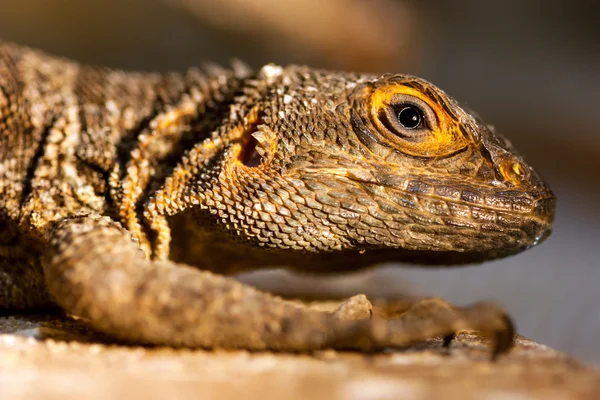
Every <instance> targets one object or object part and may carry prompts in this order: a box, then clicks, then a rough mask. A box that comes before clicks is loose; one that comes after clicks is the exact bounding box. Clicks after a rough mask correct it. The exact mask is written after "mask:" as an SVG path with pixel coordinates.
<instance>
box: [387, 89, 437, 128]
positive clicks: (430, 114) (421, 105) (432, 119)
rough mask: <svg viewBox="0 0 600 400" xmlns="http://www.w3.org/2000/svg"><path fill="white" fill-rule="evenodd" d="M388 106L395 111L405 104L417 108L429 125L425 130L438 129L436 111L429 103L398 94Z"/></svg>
mask: <svg viewBox="0 0 600 400" xmlns="http://www.w3.org/2000/svg"><path fill="white" fill-rule="evenodd" d="M387 104H388V107H391V108H392V109H394V110H396V109H397V108H396V107H400V106H402V105H404V104H408V105H412V106H414V107H417V108H418V109H419V110H421V112H422V113H423V117H424V120H425V122H426V125H427V126H426V127H424V128H423V129H431V130H434V129H438V126H439V123H438V118H437V115H436V113H435V111H433V109H432V108H431V106H430V105H429V104H427V102H425V101H423V100H421V99H419V98H417V97H414V96H410V95H405V94H401V93H398V94H396V95H395V96H393V97H392V98H390V99H389V101H388V102H387Z"/></svg>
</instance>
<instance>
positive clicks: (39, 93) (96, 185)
mask: <svg viewBox="0 0 600 400" xmlns="http://www.w3.org/2000/svg"><path fill="white" fill-rule="evenodd" d="M407 110H408V111H407ZM0 131H1V132H2V134H1V136H0V223H1V224H2V227H3V230H2V234H1V237H0V243H1V246H2V247H1V250H2V252H1V253H0V257H2V258H0V261H1V262H0V307H3V308H8V309H30V308H36V307H45V306H48V305H51V304H57V305H58V306H60V307H61V308H62V309H64V310H65V311H66V312H67V313H70V314H73V315H77V316H80V317H82V318H84V319H86V320H87V321H88V322H89V323H90V324H91V325H92V326H93V327H95V328H96V329H99V330H101V331H104V332H106V333H108V334H111V335H114V336H115V337H119V338H122V339H126V340H130V341H134V342H139V343H153V344H165V345H172V346H189V347H229V348H247V349H277V350H313V349H320V348H325V347H333V348H354V349H377V348H382V347H386V346H394V347H401V346H406V345H410V344H412V343H415V342H418V341H421V340H424V339H427V338H429V337H432V336H438V335H441V336H445V337H446V338H451V337H452V335H453V334H454V333H455V332H456V331H458V330H461V329H476V330H481V331H482V332H483V333H486V334H489V335H491V336H492V337H493V339H494V341H493V352H494V354H496V353H499V352H502V351H505V350H506V349H508V348H509V347H510V345H511V343H512V333H513V328H512V324H511V322H510V319H509V318H508V317H507V316H506V314H505V313H504V311H503V310H502V309H501V308H499V307H498V306H495V305H494V304H491V303H479V304H475V305H473V306H470V307H466V308H458V307H452V306H450V305H448V304H447V303H445V302H443V301H441V300H425V301H422V302H419V303H417V304H415V306H413V307H412V308H411V309H409V310H408V311H407V312H406V313H405V314H403V315H401V316H400V317H399V318H397V319H393V320H382V319H378V318H372V319H369V318H368V316H369V314H370V303H369V302H368V301H367V300H366V298H364V296H355V297H353V298H351V299H349V300H348V301H347V302H345V303H343V304H342V305H341V306H340V308H339V309H338V310H337V311H336V312H335V313H332V314H330V313H324V312H317V311H314V310H310V309H308V308H305V307H301V306H299V305H297V304H292V303H289V302H287V301H284V300H281V299H279V298H276V297H273V296H271V295H269V294H266V293H262V292H259V291H257V290H255V289H253V288H251V287H248V286H246V285H243V284H241V283H239V282H236V281H234V280H232V279H229V278H225V277H224V276H222V275H225V274H230V273H234V272H239V271H241V270H246V269H255V268H263V267H270V266H287V267H289V268H293V269H296V270H302V271H309V272H314V273H330V272H343V271H346V270H353V269H358V268H362V267H366V266H369V265H373V264H375V263H378V262H383V261H408V262H412V263H419V264H432V263H434V264H440V263H441V264H460V263H465V262H473V261H483V260H486V259H491V258H497V257H503V256H506V255H509V254H514V253H517V252H519V251H521V250H524V249H526V248H528V247H531V246H533V245H535V244H537V243H539V242H540V241H542V240H543V239H544V238H546V237H547V236H548V234H549V233H550V226H551V222H552V218H553V211H554V196H553V195H552V192H551V191H550V189H549V188H548V187H547V186H546V185H545V184H544V183H543V181H542V180H541V179H540V178H539V177H538V175H537V174H536V173H535V172H534V171H533V170H532V169H531V168H530V167H529V166H528V165H527V164H525V162H524V161H523V159H522V158H521V157H519V156H518V155H517V154H516V153H515V152H514V150H513V149H512V147H511V146H510V144H509V143H508V142H507V141H506V140H504V139H503V138H502V137H501V136H499V135H498V134H496V133H494V132H493V131H492V130H491V128H490V127H488V126H486V125H484V124H483V123H482V122H481V121H480V120H479V119H478V118H476V117H475V116H474V115H473V114H472V113H471V112H469V111H468V110H465V109H464V108H462V107H461V106H460V105H459V104H458V103H457V102H456V101H454V100H453V99H452V98H450V97H448V96H447V95H446V94H445V93H443V92H442V91H441V90H439V89H437V88H436V87H434V86H433V85H431V84H430V83H428V82H426V81H424V80H422V79H419V78H415V77H412V76H406V75H384V76H379V77H377V76H369V75H358V74H350V73H341V72H330V71H321V70H314V69H310V68H307V67H299V66H289V67H286V68H281V67H278V66H274V65H268V66H265V67H263V68H262V69H261V70H260V71H258V72H256V73H254V72H251V71H249V70H248V69H247V68H245V67H243V66H241V65H237V66H236V67H235V68H233V69H232V70H221V69H218V68H211V69H210V70H209V71H207V72H201V71H199V70H194V69H192V70H190V71H189V72H188V73H186V74H185V75H178V74H163V75H161V74H141V73H126V72H121V71H113V70H107V69H97V68H92V67H86V66H80V65H78V64H75V63H73V62H69V61H66V60H62V59H56V58H52V57H50V56H47V55H44V54H42V53H39V52H35V51H32V50H29V49H24V48H21V47H18V46H15V45H10V44H3V45H0ZM186 264H187V265H186ZM188 265H192V266H194V267H195V268H192V267H189V266H188Z"/></svg>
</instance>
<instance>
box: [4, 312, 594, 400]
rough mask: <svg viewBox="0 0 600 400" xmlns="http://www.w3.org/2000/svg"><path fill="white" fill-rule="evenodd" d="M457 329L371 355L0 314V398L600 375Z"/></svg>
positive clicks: (511, 394) (470, 386) (546, 380)
mask: <svg viewBox="0 0 600 400" xmlns="http://www.w3.org/2000/svg"><path fill="white" fill-rule="evenodd" d="M488 358H489V356H488V352H487V347H486V345H485V343H484V342H483V341H482V340H481V339H480V338H478V337H477V336H475V335H472V334H469V333H462V334H460V335H458V337H457V340H456V341H455V342H454V343H453V344H452V346H451V347H450V349H449V350H448V349H443V348H442V347H441V344H440V341H436V340H432V341H431V342H429V343H425V344H423V345H420V346H418V347H414V348H410V349H406V350H403V351H389V352H384V353H379V354H360V353H349V352H336V351H322V352H317V353H314V354H296V355H294V354H273V353H250V352H245V351H202V350H195V351H192V350H184V349H169V348H148V347H132V346H126V345H123V344H118V343H114V342H111V341H110V340H109V339H107V338H105V337H102V336H101V335H99V334H97V333H94V332H92V331H90V330H89V329H88V328H87V327H86V326H85V325H83V324H82V323H81V322H79V321H76V320H73V319H68V318H64V317H59V316H50V315H45V316H34V315H27V316H4V317H0V399H3V400H9V399H15V400H25V399H32V400H33V399H36V400H45V399H60V400H69V399H128V400H132V399H167V398H169V399H175V398H177V399H187V398H190V399H192V398H193V399H200V398H202V399H208V398H210V399H236V398H243V399H292V400H293V399H311V400H317V399H327V400H331V399H344V400H345V399H348V400H350V399H357V400H371V399H447V400H453V399H480V398H484V399H490V400H505V399H506V400H508V399H515V400H521V399H523V400H525V399H534V398H536V399H537V398H539V399H547V400H552V399H567V398H568V399H597V398H600V374H599V373H598V371H595V370H594V369H593V368H590V367H586V366H584V365H581V364H579V363H578V362H576V361H575V360H573V359H571V358H569V357H567V356H565V355H564V354H562V353H559V352H556V351H554V350H552V349H550V348H548V347H546V346H543V345H540V344H537V343H535V342H533V341H531V340H528V339H525V338H518V339H517V345H516V347H515V348H514V349H513V350H512V351H511V352H510V353H509V354H508V355H505V356H503V357H501V358H500V359H499V360H498V361H497V362H490V361H488Z"/></svg>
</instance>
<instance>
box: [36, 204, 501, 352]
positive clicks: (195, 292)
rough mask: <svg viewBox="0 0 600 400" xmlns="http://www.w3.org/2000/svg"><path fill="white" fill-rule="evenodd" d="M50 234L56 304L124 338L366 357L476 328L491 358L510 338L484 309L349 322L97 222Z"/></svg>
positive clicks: (85, 220) (84, 220) (68, 222)
mask: <svg viewBox="0 0 600 400" xmlns="http://www.w3.org/2000/svg"><path fill="white" fill-rule="evenodd" d="M50 236H51V237H50V242H49V246H48V249H47V253H46V256H45V257H44V260H43V265H44V273H45V278H46V282H47V285H48V289H49V291H50V293H51V295H52V296H53V297H54V298H55V300H56V302H57V303H58V304H59V305H60V306H61V307H62V308H63V309H64V310H65V311H66V312H68V313H70V314H73V315H77V316H79V317H82V318H84V319H85V320H87V321H88V322H89V323H90V324H91V325H92V326H93V327H95V328H96V329H98V330H100V331H103V332H105V333H108V334H110V335H113V336H115V337H118V338H121V339H125V340H129V341H135V342H139V343H148V344H158V345H169V346H186V347H211V348H212V347H225V348H244V349H252V350H262V349H273V350H287V351H308V350H316V349H322V348H339V349H363V350H365V349H368V350H371V349H380V348H383V347H386V346H393V347H403V346H407V345H410V344H413V343H416V342H419V341H422V340H425V339H428V338H431V337H432V336H448V335H452V334H453V333H455V332H456V331H457V330H461V329H480V330H483V331H487V332H488V333H493V334H494V335H496V336H502V337H503V339H502V340H496V341H495V348H494V349H493V351H494V353H497V352H498V351H503V350H505V349H506V346H505V345H500V346H499V345H498V343H506V342H507V341H508V342H510V341H511V340H512V329H511V327H510V324H509V323H508V324H507V323H506V321H507V319H506V316H505V314H504V312H503V311H502V310H499V309H497V308H495V307H488V306H486V305H479V306H474V307H472V308H466V309H463V310H461V311H460V312H440V313H420V314H414V313H412V314H411V313H406V314H405V316H401V317H400V318H398V319H395V320H383V319H379V318H373V319H368V318H367V319H359V320H349V319H342V318H338V314H340V313H333V314H332V313H327V312H320V311H315V310H310V309H308V308H306V307H302V306H298V305H294V304H292V303H290V302H287V301H283V300H281V299H278V298H276V297H274V296H271V295H269V294H266V293H263V292H260V291H258V290H256V289H254V288H252V287H250V286H247V285H244V284H242V283H239V282H237V281H235V280H233V279H229V278H225V277H223V276H220V275H216V274H213V273H210V272H206V271H200V270H197V269H194V268H192V267H189V266H186V265H182V264H175V263H173V262H171V261H148V260H147V259H146V258H145V255H144V253H143V251H142V250H141V249H140V247H139V245H138V244H137V243H136V242H135V241H134V240H133V239H132V237H131V235H130V234H129V232H127V231H126V230H125V229H123V228H122V227H121V226H120V225H119V224H117V223H115V222H114V221H112V220H110V219H109V218H106V217H101V216H99V215H89V214H88V215H78V216H73V217H68V218H66V219H65V220H63V221H61V222H60V223H58V224H57V225H56V226H55V228H54V229H53V230H52V232H51V234H50ZM355 300H356V299H355ZM358 300H360V299H358ZM359 303H361V302H360V301H359ZM363 304H364V303H363ZM341 314H344V315H345V314H352V313H347V312H343V313H341ZM415 315H420V317H419V318H415Z"/></svg>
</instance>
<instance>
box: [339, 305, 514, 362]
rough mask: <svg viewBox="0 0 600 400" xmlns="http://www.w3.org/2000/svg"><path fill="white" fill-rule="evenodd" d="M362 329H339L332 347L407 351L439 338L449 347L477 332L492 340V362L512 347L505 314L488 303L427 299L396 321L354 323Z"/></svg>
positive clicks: (496, 306) (379, 320)
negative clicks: (459, 335) (462, 334)
mask: <svg viewBox="0 0 600 400" xmlns="http://www.w3.org/2000/svg"><path fill="white" fill-rule="evenodd" d="M355 322H357V323H362V326H358V325H356V326H354V327H346V328H342V329H341V330H340V331H339V332H338V335H337V336H338V337H337V338H336V341H337V343H335V344H334V345H333V346H334V347H343V344H342V343H347V344H348V347H352V348H356V347H358V348H362V349H365V350H369V349H381V348H385V347H406V346H410V345H413V344H417V343H419V342H423V341H425V340H428V339H431V338H435V337H442V338H443V345H444V346H449V345H450V342H451V341H452V340H453V339H454V337H455V335H456V334H457V333H459V332H461V331H477V332H480V333H481V334H482V335H484V336H486V337H489V338H490V340H491V345H490V347H491V357H492V359H495V358H496V357H497V356H498V355H499V354H502V353H505V352H506V351H508V350H509V349H510V348H511V347H512V345H513V336H514V332H515V329H514V325H513V323H512V321H511V319H510V318H509V317H508V315H507V313H506V311H505V310H503V309H502V308H501V307H499V306H498V305H496V304H494V303H491V302H479V303H475V304H473V305H471V306H467V307H457V306H453V305H451V304H449V303H448V302H446V301H445V300H442V299H440V298H427V299H423V300H420V301H418V302H416V303H414V304H413V305H412V306H411V307H409V308H408V309H407V310H406V311H405V312H404V313H402V314H401V315H400V316H398V317H397V318H395V319H390V320H385V319H382V318H373V320H371V321H368V320H367V321H355Z"/></svg>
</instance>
